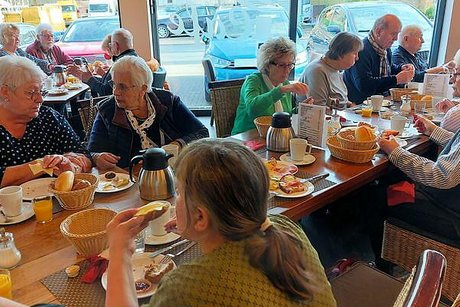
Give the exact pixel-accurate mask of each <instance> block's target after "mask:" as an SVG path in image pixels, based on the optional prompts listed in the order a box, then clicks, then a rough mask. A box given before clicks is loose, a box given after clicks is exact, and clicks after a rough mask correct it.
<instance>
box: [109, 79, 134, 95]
mask: <svg viewBox="0 0 460 307" xmlns="http://www.w3.org/2000/svg"><path fill="white" fill-rule="evenodd" d="M110 85H111V86H112V88H113V90H114V91H115V89H119V90H120V92H123V93H124V92H126V91H128V90H129V89H132V88H135V87H137V85H126V84H124V83H118V84H116V83H114V82H113V81H110Z"/></svg>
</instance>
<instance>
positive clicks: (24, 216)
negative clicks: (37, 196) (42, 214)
mask: <svg viewBox="0 0 460 307" xmlns="http://www.w3.org/2000/svg"><path fill="white" fill-rule="evenodd" d="M34 214H35V213H34V210H33V208H32V204H31V203H29V202H23V203H22V213H21V214H19V215H18V216H13V217H9V221H8V223H7V222H5V217H4V216H3V215H0V225H12V224H17V223H21V222H23V221H25V220H28V219H30V218H31V217H32V216H34Z"/></svg>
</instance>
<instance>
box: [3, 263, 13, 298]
mask: <svg viewBox="0 0 460 307" xmlns="http://www.w3.org/2000/svg"><path fill="white" fill-rule="evenodd" d="M12 288H13V286H12V284H11V275H10V271H8V270H6V269H0V296H1V297H5V298H8V299H13V294H12Z"/></svg>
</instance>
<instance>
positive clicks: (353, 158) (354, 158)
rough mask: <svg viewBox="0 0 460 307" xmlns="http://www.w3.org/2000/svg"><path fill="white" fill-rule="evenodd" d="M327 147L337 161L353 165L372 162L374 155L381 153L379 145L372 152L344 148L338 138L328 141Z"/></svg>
mask: <svg viewBox="0 0 460 307" xmlns="http://www.w3.org/2000/svg"><path fill="white" fill-rule="evenodd" d="M327 146H328V147H329V151H330V152H331V155H332V156H334V157H336V158H337V159H341V160H345V161H348V162H353V163H366V162H369V161H371V160H372V158H373V157H374V155H375V154H376V153H377V152H378V151H379V149H380V147H379V145H378V144H377V143H375V144H374V147H373V148H372V149H370V150H352V149H346V148H343V147H342V146H341V145H340V142H339V140H338V139H337V136H332V137H330V138H328V139H327Z"/></svg>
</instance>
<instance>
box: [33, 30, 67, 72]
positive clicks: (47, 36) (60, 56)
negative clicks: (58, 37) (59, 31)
mask: <svg viewBox="0 0 460 307" xmlns="http://www.w3.org/2000/svg"><path fill="white" fill-rule="evenodd" d="M35 31H36V33H37V39H36V40H35V41H34V42H33V43H32V44H30V45H29V46H28V47H27V48H26V52H27V53H28V54H30V55H33V56H34V57H36V58H39V59H42V60H46V61H48V63H50V64H51V65H70V64H72V63H73V60H72V58H71V57H70V56H69V55H67V54H65V53H64V52H63V51H62V50H61V48H60V47H59V46H57V45H55V44H54V33H53V28H52V27H51V26H50V25H49V24H46V23H42V24H40V25H38V27H37V28H36V30H35Z"/></svg>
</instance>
